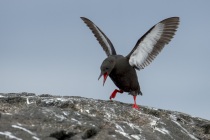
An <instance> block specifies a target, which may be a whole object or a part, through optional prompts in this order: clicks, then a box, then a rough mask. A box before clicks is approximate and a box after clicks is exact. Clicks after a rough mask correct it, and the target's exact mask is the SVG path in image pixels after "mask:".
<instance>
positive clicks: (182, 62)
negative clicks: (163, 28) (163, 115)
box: [0, 0, 210, 120]
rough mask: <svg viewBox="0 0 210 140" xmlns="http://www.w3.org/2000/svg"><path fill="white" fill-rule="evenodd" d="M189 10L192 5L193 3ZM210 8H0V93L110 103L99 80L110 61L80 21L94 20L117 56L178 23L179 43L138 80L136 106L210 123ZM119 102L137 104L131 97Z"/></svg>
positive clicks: (114, 4)
mask: <svg viewBox="0 0 210 140" xmlns="http://www.w3.org/2000/svg"><path fill="white" fill-rule="evenodd" d="M189 2H190V3H189ZM209 6H210V1H207V0H203V1H195V0H194V1H181V0H180V1H174V2H172V1H167V0H159V1H150V0H148V1H139V0H138V1H137V0H133V1H132V2H130V1H121V0H115V1H110V0H107V1H100V2H99V1H97V0H89V1H81V0H77V1H54V0H45V1H21V0H19V1H6V0H2V1H0V19H1V20H0V40H1V41H0V66H1V69H0V78H1V79H0V92H3V93H8V92H22V91H26V92H34V93H37V94H44V93H48V94H53V95H69V96H83V97H88V98H95V99H104V100H106V99H108V98H109V96H110V94H111V92H112V91H113V90H114V89H115V88H116V87H115V85H114V84H113V82H112V81H111V80H110V79H109V78H108V79H107V82H106V84H105V86H104V87H103V86H102V80H100V81H98V80H97V78H98V76H99V74H100V69H99V68H100V65H101V62H102V61H103V60H104V59H105V57H106V55H105V53H104V52H103V50H102V48H101V46H100V45H99V43H98V42H97V41H96V39H95V38H94V36H93V34H92V33H91V32H90V30H89V29H88V28H87V27H86V25H85V24H84V23H83V22H82V20H81V19H80V17H81V16H84V17H87V18H89V19H91V20H92V21H93V22H94V23H95V24H96V25H98V26H99V27H100V28H101V29H102V31H103V32H104V33H105V34H106V35H107V36H108V37H109V39H110V40H111V41H112V43H113V44H114V46H115V49H116V51H117V53H118V54H122V55H127V54H128V53H129V52H130V51H131V49H132V48H133V47H134V45H135V43H136V41H137V40H138V39H139V38H140V37H141V36H142V35H143V34H144V33H145V32H146V31H147V30H148V29H150V28H151V27H152V26H153V25H154V24H156V23H158V22H159V21H161V20H163V19H165V18H168V17H172V16H179V17H180V20H181V23H180V26H179V29H178V31H177V33H176V35H175V37H174V39H172V41H171V42H170V43H169V45H167V46H166V47H165V48H164V50H163V51H162V52H161V53H160V54H159V56H158V57H157V58H156V59H155V60H154V61H153V62H152V63H151V64H150V65H149V66H148V67H146V68H145V69H144V70H141V71H139V72H138V76H139V82H140V86H141V91H142V92H143V96H138V97H137V103H138V104H140V105H146V106H151V107H156V108H162V109H170V110H176V111H181V112H185V113H189V114H191V115H193V116H198V117H203V118H206V119H208V120H209V119H210V110H209V107H210V101H209V99H210V92H209V90H210V80H209V79H210V62H209V60H210V55H209V53H210V46H209V41H210V28H209V25H210V16H209V13H210V8H209ZM115 100H118V101H122V102H127V103H133V98H132V97H131V96H128V95H127V93H124V94H122V95H121V94H119V95H117V97H116V98H115Z"/></svg>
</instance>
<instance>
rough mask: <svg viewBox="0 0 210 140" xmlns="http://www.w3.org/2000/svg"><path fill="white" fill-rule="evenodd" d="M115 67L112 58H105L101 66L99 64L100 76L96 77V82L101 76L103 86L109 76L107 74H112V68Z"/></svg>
mask: <svg viewBox="0 0 210 140" xmlns="http://www.w3.org/2000/svg"><path fill="white" fill-rule="evenodd" d="M114 66H115V59H114V57H111V56H109V57H108V58H106V59H105V60H104V61H103V62H102V64H101V74H100V75H99V77H98V80H99V79H100V78H101V76H102V75H103V76H104V81H103V85H104V83H105V82H106V78H107V77H108V76H109V74H110V73H111V72H112V70H113V68H114Z"/></svg>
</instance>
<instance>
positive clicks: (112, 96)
mask: <svg viewBox="0 0 210 140" xmlns="http://www.w3.org/2000/svg"><path fill="white" fill-rule="evenodd" d="M117 92H119V93H123V91H122V90H121V89H120V90H117V89H115V90H114V91H113V92H112V94H111V95H110V97H109V99H110V100H112V98H113V99H114V98H115V97H116V94H117Z"/></svg>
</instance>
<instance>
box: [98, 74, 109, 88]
mask: <svg viewBox="0 0 210 140" xmlns="http://www.w3.org/2000/svg"><path fill="white" fill-rule="evenodd" d="M102 75H103V76H104V81H103V86H104V84H105V82H106V78H107V77H108V73H107V72H106V73H104V74H103V73H101V74H100V75H99V77H98V80H99V79H100V78H101V76H102Z"/></svg>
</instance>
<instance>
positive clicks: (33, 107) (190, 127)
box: [0, 92, 210, 140]
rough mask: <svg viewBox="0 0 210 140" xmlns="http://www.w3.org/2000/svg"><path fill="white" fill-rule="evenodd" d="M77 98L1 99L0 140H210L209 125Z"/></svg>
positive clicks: (10, 96) (167, 113)
mask: <svg viewBox="0 0 210 140" xmlns="http://www.w3.org/2000/svg"><path fill="white" fill-rule="evenodd" d="M131 106H132V105H131V104H125V103H122V102H117V101H112V102H111V101H104V100H95V99H88V98H83V97H75V96H51V95H39V96H36V95H35V94H33V93H25V92H24V93H20V94H17V93H8V94H3V93H2V94H0V139H1V140H6V139H12V140H80V139H91V140H119V139H123V140H126V139H127V140H209V139H210V121H209V120H205V119H201V118H196V117H192V116H190V115H187V114H184V113H180V112H176V111H167V110H162V109H156V108H151V107H145V106H141V109H140V110H136V109H132V108H131Z"/></svg>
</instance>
